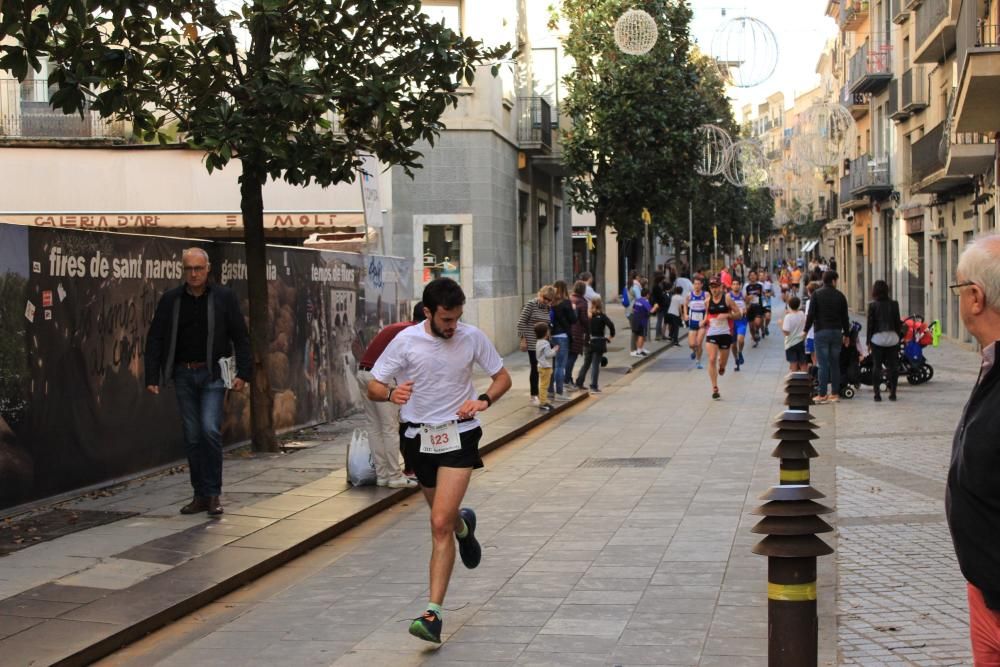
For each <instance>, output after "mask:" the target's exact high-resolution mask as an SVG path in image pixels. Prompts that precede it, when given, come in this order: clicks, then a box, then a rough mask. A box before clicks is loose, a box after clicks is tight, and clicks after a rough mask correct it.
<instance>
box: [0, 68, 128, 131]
mask: <svg viewBox="0 0 1000 667" xmlns="http://www.w3.org/2000/svg"><path fill="white" fill-rule="evenodd" d="M50 93H51V91H50V88H49V85H48V82H47V81H44V80H27V81H24V82H21V81H18V80H17V79H14V78H0V139H124V138H126V137H128V136H129V134H130V133H129V130H128V127H127V126H126V124H125V123H122V122H120V121H108V120H105V119H103V118H101V117H100V116H99V115H98V114H96V113H94V112H92V111H84V112H83V117H82V118H81V117H80V114H78V113H76V114H69V115H67V114H64V113H62V112H61V111H58V110H55V109H53V108H52V107H51V106H49V95H50Z"/></svg>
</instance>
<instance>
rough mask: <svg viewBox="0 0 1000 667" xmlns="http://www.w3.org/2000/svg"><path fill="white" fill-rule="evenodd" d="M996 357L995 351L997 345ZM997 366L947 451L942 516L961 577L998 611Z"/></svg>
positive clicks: (999, 453) (999, 370)
mask: <svg viewBox="0 0 1000 667" xmlns="http://www.w3.org/2000/svg"><path fill="white" fill-rule="evenodd" d="M993 345H994V351H996V343H994V344H993ZM998 433H1000V363H996V364H994V366H993V368H992V369H990V370H989V371H987V372H986V373H985V374H981V375H980V378H979V381H978V382H977V383H976V387H975V389H973V390H972V396H970V397H969V402H968V403H966V404H965V410H964V411H963V412H962V418H961V420H960V421H959V422H958V427H957V428H956V430H955V438H954V441H953V442H952V448H951V469H950V470H949V471H948V488H947V491H946V494H945V514H946V515H947V517H948V527H949V528H951V539H952V542H953V543H954V545H955V555H956V556H957V557H958V564H959V566H960V567H961V568H962V574H963V575H965V578H966V579H967V580H968V581H969V582H971V583H972V584H973V585H974V586H976V588H978V589H979V590H981V591H982V592H983V598H984V599H985V600H986V606H987V607H989V608H990V609H992V610H994V611H1000V448H998V447H997V434H998Z"/></svg>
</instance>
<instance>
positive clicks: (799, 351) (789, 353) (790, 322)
mask: <svg viewBox="0 0 1000 667" xmlns="http://www.w3.org/2000/svg"><path fill="white" fill-rule="evenodd" d="M801 305H802V302H801V301H800V300H799V297H797V296H791V297H788V310H787V311H786V312H785V316H784V317H783V318H782V320H781V333H783V334H785V361H787V362H788V370H789V371H791V372H792V373H796V372H799V371H808V370H809V357H808V356H807V355H806V331H805V328H806V314H805V313H803V312H802V311H801V310H799V306H801Z"/></svg>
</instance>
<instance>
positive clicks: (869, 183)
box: [849, 154, 892, 200]
mask: <svg viewBox="0 0 1000 667" xmlns="http://www.w3.org/2000/svg"><path fill="white" fill-rule="evenodd" d="M849 176H850V179H851V181H850V188H851V194H852V195H853V196H854V197H855V198H857V197H866V196H867V197H871V198H872V199H873V200H874V199H882V198H883V197H885V196H886V195H888V194H889V193H890V192H892V182H891V181H890V179H889V157H888V156H887V155H882V156H878V157H872V156H871V155H868V154H865V155H862V156H861V157H859V158H858V159H857V160H851V169H850V174H849Z"/></svg>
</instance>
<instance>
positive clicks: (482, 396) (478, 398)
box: [476, 394, 493, 407]
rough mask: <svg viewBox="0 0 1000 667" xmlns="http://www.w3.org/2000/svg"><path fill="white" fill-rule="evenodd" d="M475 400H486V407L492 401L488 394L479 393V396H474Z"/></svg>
mask: <svg viewBox="0 0 1000 667" xmlns="http://www.w3.org/2000/svg"><path fill="white" fill-rule="evenodd" d="M476 400H477V401H486V407H490V406H491V405H493V401H491V400H490V397H489V395H488V394H480V395H479V396H477V397H476Z"/></svg>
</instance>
